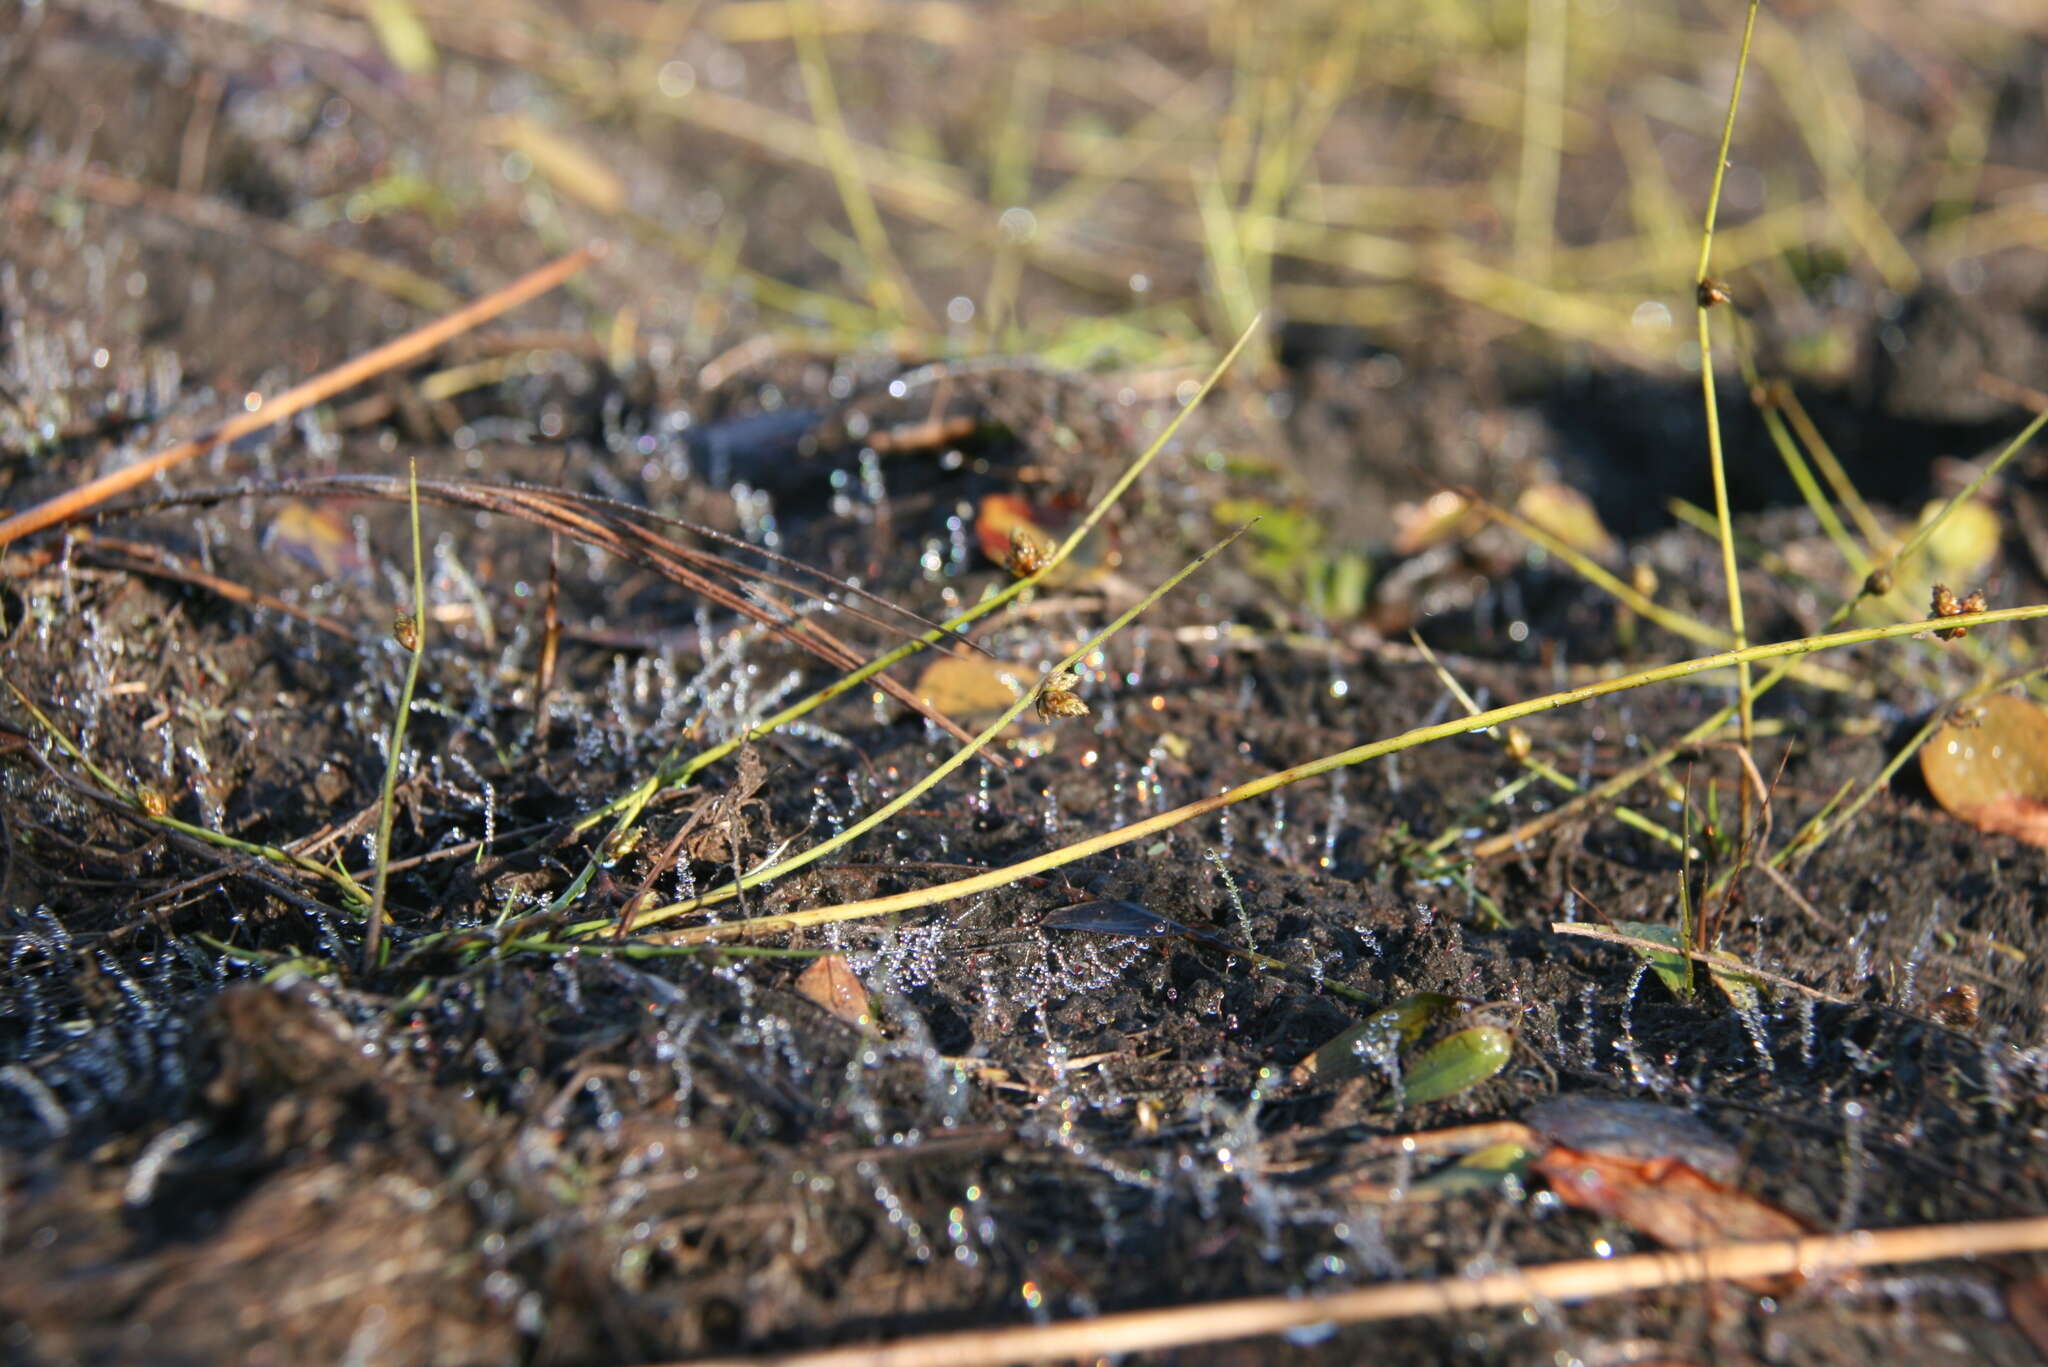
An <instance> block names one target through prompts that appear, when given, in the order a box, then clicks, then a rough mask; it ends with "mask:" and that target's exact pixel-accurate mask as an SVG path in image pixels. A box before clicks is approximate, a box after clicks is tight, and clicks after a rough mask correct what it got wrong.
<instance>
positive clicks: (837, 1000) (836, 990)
mask: <svg viewBox="0 0 2048 1367" xmlns="http://www.w3.org/2000/svg"><path fill="white" fill-rule="evenodd" d="M796 990H797V991H799V992H801V993H803V994H804V995H805V996H806V997H809V998H810V999H811V1000H812V1001H814V1002H816V1003H817V1004H818V1005H820V1006H822V1007H824V1008H825V1009H826V1010H827V1011H830V1012H831V1013H832V1014H833V1015H835V1016H837V1017H839V1018H840V1019H841V1020H844V1021H850V1022H852V1023H853V1024H855V1025H858V1026H866V1025H867V1024H868V1023H869V1020H870V1019H871V1018H870V1016H869V1013H868V990H867V988H865V987H863V986H861V981H860V979H859V978H858V977H857V976H855V974H854V971H853V965H852V964H850V963H848V962H847V961H846V956H845V955H844V954H827V955H826V956H825V957H824V958H822V959H817V960H814V961H813V962H812V964H811V966H810V967H809V968H807V969H805V970H804V971H803V972H802V973H800V974H798V975H797V980H796Z"/></svg>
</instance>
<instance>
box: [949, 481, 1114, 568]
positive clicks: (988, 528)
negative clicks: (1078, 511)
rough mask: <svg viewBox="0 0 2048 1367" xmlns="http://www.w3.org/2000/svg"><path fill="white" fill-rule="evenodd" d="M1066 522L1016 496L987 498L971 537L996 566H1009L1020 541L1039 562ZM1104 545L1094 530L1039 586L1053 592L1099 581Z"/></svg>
mask: <svg viewBox="0 0 2048 1367" xmlns="http://www.w3.org/2000/svg"><path fill="white" fill-rule="evenodd" d="M1068 520H1069V519H1068V518H1066V517H1063V516H1061V515H1059V514H1058V513H1057V512H1052V511H1048V510H1046V509H1043V508H1035V507H1033V506H1032V505H1031V504H1030V503H1028V502H1027V501H1025V500H1024V499H1023V498H1022V497H1020V496H1019V495H1017V494H990V495H988V496H987V497H986V498H984V499H982V500H981V505H980V507H979V508H978V509H977V510H976V512H975V515H974V537H975V540H976V542H978V543H979V544H980V546H981V553H982V554H983V555H985V556H987V557H988V558H989V559H991V560H993V561H995V562H996V563H997V564H998V565H1003V566H1009V565H1010V564H1011V562H1012V555H1013V547H1014V546H1015V545H1016V544H1017V542H1018V540H1019V539H1020V538H1021V539H1022V540H1023V541H1024V542H1026V543H1029V544H1030V545H1032V546H1034V547H1036V548H1037V550H1038V552H1039V554H1040V559H1041V560H1043V559H1044V558H1045V557H1047V556H1050V554H1051V552H1052V549H1053V547H1055V546H1057V545H1058V544H1059V543H1060V540H1061V538H1062V535H1063V533H1064V531H1065V523H1066V522H1067V521H1068ZM1105 545H1106V542H1105V541H1104V539H1103V533H1102V531H1101V529H1099V528H1098V529H1097V530H1096V531H1095V532H1094V533H1093V534H1092V535H1090V536H1089V537H1088V539H1087V540H1085V541H1083V542H1082V543H1081V544H1080V545H1078V546H1076V547H1075V548H1074V553H1073V554H1072V555H1070V556H1069V557H1068V558H1067V559H1065V560H1063V561H1061V562H1060V563H1059V564H1057V565H1055V566H1053V568H1052V570H1051V572H1050V573H1048V574H1047V575H1046V576H1045V578H1044V579H1042V580H1040V581H1039V582H1040V583H1042V584H1045V585H1047V586H1049V587H1053V588H1073V587H1076V586H1077V585H1081V584H1086V583H1088V582H1089V581H1091V580H1094V579H1099V578H1101V577H1102V575H1103V574H1104V572H1105V571H1106V570H1107V569H1108V564H1107V562H1106V558H1105V551H1104V547H1105ZM1022 572H1023V573H1029V572H1030V571H1028V570H1026V571H1022Z"/></svg>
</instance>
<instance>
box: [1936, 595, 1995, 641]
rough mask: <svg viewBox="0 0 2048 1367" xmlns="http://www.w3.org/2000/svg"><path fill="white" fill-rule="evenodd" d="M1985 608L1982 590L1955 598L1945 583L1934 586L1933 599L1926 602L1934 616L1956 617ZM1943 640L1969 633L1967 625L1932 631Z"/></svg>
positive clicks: (1961, 636) (1952, 639) (1953, 639)
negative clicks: (1965, 596)
mask: <svg viewBox="0 0 2048 1367" xmlns="http://www.w3.org/2000/svg"><path fill="white" fill-rule="evenodd" d="M1984 608H1985V602H1984V590H1982V589H1977V590H1974V591H1973V592H1972V593H1971V594H1970V596H1969V597H1967V598H1957V597H1956V595H1955V593H1954V591H1953V590H1951V589H1950V588H1949V586H1948V585H1946V584H1936V585H1935V586H1934V597H1933V600H1932V601H1931V602H1930V603H1929V604H1928V613H1929V615H1930V616H1934V617H1957V616H1960V615H1962V614H1963V613H1966V612H1982V611H1984ZM1934 634H1935V635H1936V636H1938V637H1940V638H1941V639H1942V640H1944V641H1955V640H1960V639H1962V638H1963V637H1965V636H1968V635H1969V634H1970V629H1969V628H1968V627H1950V628H1948V629H1947V630H1946V631H1936V632H1935V633H1934Z"/></svg>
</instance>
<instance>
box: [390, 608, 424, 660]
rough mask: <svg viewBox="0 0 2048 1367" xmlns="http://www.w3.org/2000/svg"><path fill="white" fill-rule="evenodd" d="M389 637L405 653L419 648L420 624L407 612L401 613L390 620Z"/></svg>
mask: <svg viewBox="0 0 2048 1367" xmlns="http://www.w3.org/2000/svg"><path fill="white" fill-rule="evenodd" d="M391 636H392V639H393V640H395V641H397V642H398V644H400V645H402V646H404V647H405V648H406V650H407V652H408V653H409V652H411V651H415V650H418V649H419V648H420V624H419V621H418V619H416V618H415V617H414V616H413V615H412V614H411V613H409V612H401V613H399V614H398V616H396V617H394V618H393V619H392V620H391Z"/></svg>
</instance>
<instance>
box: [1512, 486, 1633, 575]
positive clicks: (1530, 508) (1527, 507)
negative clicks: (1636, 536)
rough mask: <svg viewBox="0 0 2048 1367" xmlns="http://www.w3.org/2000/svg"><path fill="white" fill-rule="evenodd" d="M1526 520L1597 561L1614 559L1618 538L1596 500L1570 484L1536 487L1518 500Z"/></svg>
mask: <svg viewBox="0 0 2048 1367" xmlns="http://www.w3.org/2000/svg"><path fill="white" fill-rule="evenodd" d="M1515 511H1516V512H1517V513H1519V514H1520V515H1521V516H1522V518H1523V519H1524V520H1525V521H1527V522H1529V523H1531V524H1533V525H1535V526H1537V527H1540V528H1541V529H1542V530H1544V531H1546V532H1549V533H1550V534H1551V535H1552V536H1554V537H1556V538H1557V539H1558V540H1559V541H1562V542H1564V544H1565V545H1567V546H1570V547H1571V548H1572V549H1573V550H1575V551H1580V552H1583V553H1584V554H1586V555H1590V556H1592V557H1593V558H1594V559H1595V560H1609V559H1612V558H1613V557H1614V554H1615V549H1614V538H1613V537H1612V536H1609V535H1608V534H1607V528H1606V526H1605V525H1604V524H1602V523H1601V521H1600V514H1599V512H1598V511H1597V510H1596V509H1595V508H1594V507H1593V500H1592V499H1590V498H1587V497H1586V496H1585V495H1584V494H1582V493H1580V492H1579V491H1578V490H1577V489H1574V488H1572V486H1571V485H1569V484H1558V483H1555V482H1553V483H1548V484H1533V485H1531V486H1529V487H1528V488H1527V489H1524V490H1522V494H1521V497H1519V498H1517V499H1516V500H1515Z"/></svg>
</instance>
